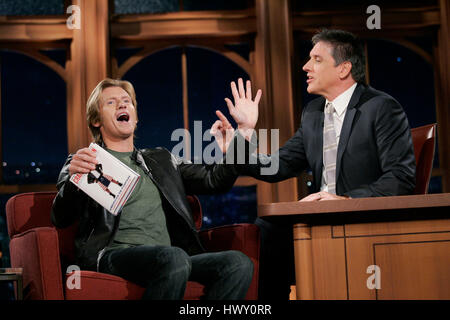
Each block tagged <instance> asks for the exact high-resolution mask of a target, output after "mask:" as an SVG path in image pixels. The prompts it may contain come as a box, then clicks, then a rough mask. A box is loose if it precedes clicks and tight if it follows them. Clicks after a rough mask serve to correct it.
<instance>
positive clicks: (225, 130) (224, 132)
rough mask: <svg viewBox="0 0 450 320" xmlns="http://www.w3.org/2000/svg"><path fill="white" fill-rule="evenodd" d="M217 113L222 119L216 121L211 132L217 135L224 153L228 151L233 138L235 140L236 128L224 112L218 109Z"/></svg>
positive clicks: (218, 142)
mask: <svg viewBox="0 0 450 320" xmlns="http://www.w3.org/2000/svg"><path fill="white" fill-rule="evenodd" d="M216 115H217V116H218V117H219V119H220V120H217V121H216V122H214V124H213V125H212V127H211V130H210V132H211V134H212V135H213V136H214V137H215V139H216V142H217V144H218V145H219V147H220V150H222V153H226V152H227V150H228V146H229V145H230V143H231V140H233V135H234V128H233V127H232V126H231V124H230V122H229V121H228V119H227V117H225V116H224V115H223V113H222V112H220V111H219V110H217V111H216Z"/></svg>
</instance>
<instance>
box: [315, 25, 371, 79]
mask: <svg viewBox="0 0 450 320" xmlns="http://www.w3.org/2000/svg"><path fill="white" fill-rule="evenodd" d="M311 41H312V43H313V45H315V44H316V43H318V42H320V41H323V42H326V43H329V44H330V45H331V47H332V52H331V55H332V57H333V58H334V60H335V61H336V66H337V65H339V64H341V63H342V62H345V61H349V62H351V64H352V70H351V74H352V77H353V80H355V81H356V82H358V83H366V57H365V54H364V48H363V45H362V43H361V41H360V40H359V39H358V38H357V37H356V36H355V35H354V34H353V33H350V32H347V31H343V30H330V29H322V30H320V31H319V32H318V33H316V34H315V35H314V36H313V37H312V39H311Z"/></svg>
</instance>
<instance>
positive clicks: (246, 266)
mask: <svg viewBox="0 0 450 320" xmlns="http://www.w3.org/2000/svg"><path fill="white" fill-rule="evenodd" d="M229 255H230V267H231V268H232V269H234V270H236V271H237V272H238V273H239V274H241V275H242V277H248V278H250V279H251V278H252V277H253V262H252V260H251V259H250V258H249V257H248V256H247V255H245V254H244V253H242V252H240V251H234V250H232V251H230V253H229Z"/></svg>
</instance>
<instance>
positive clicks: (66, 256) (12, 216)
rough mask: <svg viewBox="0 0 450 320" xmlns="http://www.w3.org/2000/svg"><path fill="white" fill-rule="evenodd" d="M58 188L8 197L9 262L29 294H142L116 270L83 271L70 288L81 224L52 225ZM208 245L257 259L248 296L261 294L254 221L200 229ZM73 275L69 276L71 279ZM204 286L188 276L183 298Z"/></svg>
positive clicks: (193, 201)
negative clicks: (77, 285)
mask: <svg viewBox="0 0 450 320" xmlns="http://www.w3.org/2000/svg"><path fill="white" fill-rule="evenodd" d="M55 195H56V193H55V192H34V193H24V194H18V195H16V196H14V197H12V198H11V199H9V200H8V202H7V204H6V215H7V224H8V233H9V236H10V238H11V241H10V254H11V266H12V267H20V268H23V286H24V298H25V299H38V300H42V299H45V300H48V299H50V300H62V299H67V300H104V299H106V300H116V299H117V300H118V299H140V297H141V296H142V294H143V292H144V288H142V287H140V286H138V285H136V284H134V283H132V282H129V281H126V280H125V279H122V278H120V277H117V276H113V275H109V274H104V273H99V272H93V271H85V270H84V271H83V270H81V272H80V282H79V283H80V287H81V288H79V289H77V288H74V289H69V288H68V286H67V285H66V282H67V279H68V277H70V276H71V275H73V273H69V274H66V270H67V269H66V268H67V267H68V266H69V265H71V264H74V237H75V232H76V228H77V226H76V225H74V226H71V227H69V228H65V229H57V228H55V227H53V225H52V223H51V221H50V209H51V206H52V202H53V199H54V197H55ZM188 201H189V203H190V205H191V208H192V211H193V214H194V220H195V222H196V227H197V229H200V227H201V223H202V212H201V206H200V202H199V201H198V199H197V198H196V197H188ZM200 238H201V241H202V243H203V245H204V246H205V248H206V250H207V251H219V250H240V251H242V252H243V253H245V254H246V255H247V256H249V257H250V258H251V260H252V261H253V264H254V275H253V280H252V283H251V285H250V288H249V290H248V293H247V296H246V299H253V300H255V299H257V297H258V270H259V265H258V264H259V230H258V227H257V226H255V225H252V224H234V225H229V226H221V227H216V228H212V229H209V230H205V231H201V232H200ZM71 279H72V278H70V279H69V282H70V280H71ZM203 289H204V287H203V286H202V285H201V284H200V283H197V282H191V281H190V282H188V284H187V288H186V293H185V296H184V298H185V299H199V298H200V297H201V296H202V295H203Z"/></svg>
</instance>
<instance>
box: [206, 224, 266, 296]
mask: <svg viewBox="0 0 450 320" xmlns="http://www.w3.org/2000/svg"><path fill="white" fill-rule="evenodd" d="M199 236H200V240H201V241H202V244H203V246H204V247H205V249H206V250H207V251H210V252H211V251H224V250H238V251H241V252H242V253H244V254H246V255H247V256H248V257H249V258H250V259H251V260H252V262H253V279H252V282H251V284H250V288H249V289H248V292H247V295H246V297H245V299H246V300H256V299H258V278H259V246H260V238H259V228H258V226H257V225H254V224H249V223H239V224H233V225H227V226H221V227H216V228H212V229H208V230H204V231H200V232H199Z"/></svg>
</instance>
